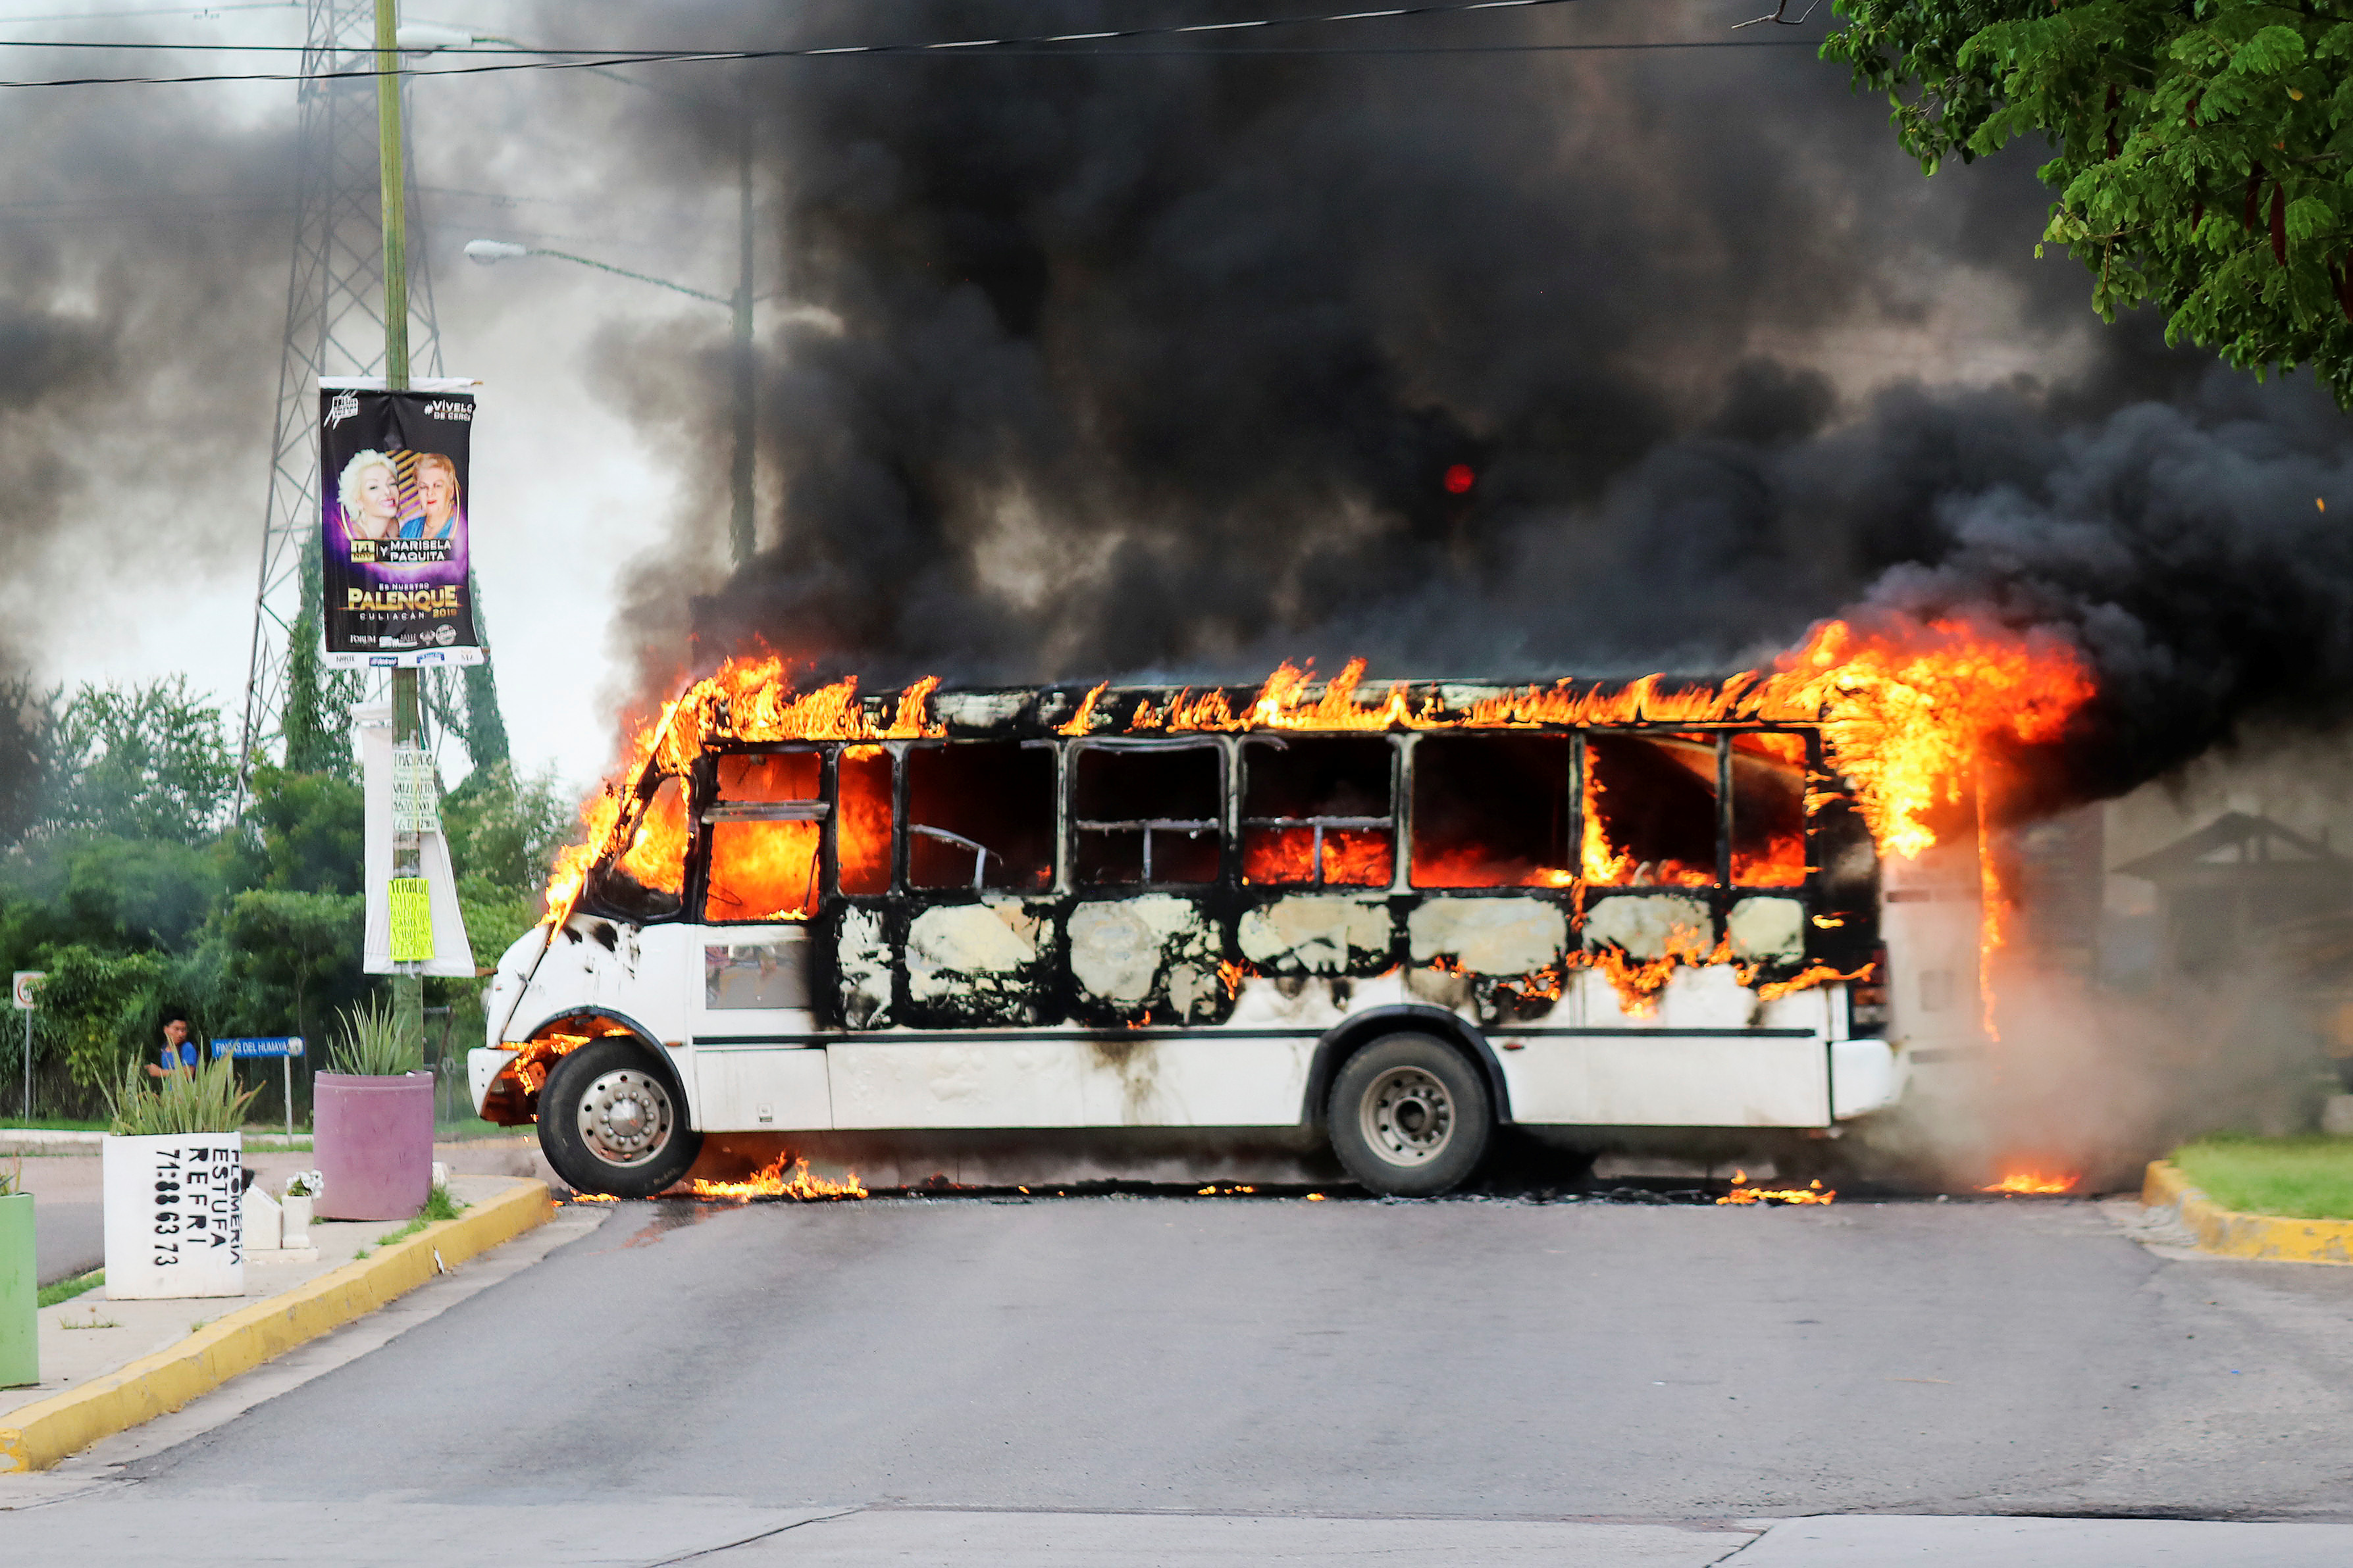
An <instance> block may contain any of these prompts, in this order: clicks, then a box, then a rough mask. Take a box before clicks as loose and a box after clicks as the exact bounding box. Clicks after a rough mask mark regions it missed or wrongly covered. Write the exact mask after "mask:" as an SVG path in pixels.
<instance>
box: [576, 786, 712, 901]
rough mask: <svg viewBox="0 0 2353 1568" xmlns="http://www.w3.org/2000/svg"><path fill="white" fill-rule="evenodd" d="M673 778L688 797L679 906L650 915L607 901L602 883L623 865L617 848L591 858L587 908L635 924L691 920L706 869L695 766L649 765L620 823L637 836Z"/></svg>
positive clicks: (584, 895) (584, 881)
mask: <svg viewBox="0 0 2353 1568" xmlns="http://www.w3.org/2000/svg"><path fill="white" fill-rule="evenodd" d="M673 779H674V780H676V781H677V782H678V788H679V794H680V795H681V796H683V797H684V798H683V799H682V800H681V802H680V809H681V811H682V812H684V814H685V816H686V855H685V859H684V863H683V865H682V866H681V868H680V872H679V884H678V886H679V890H678V907H677V908H676V909H674V910H670V912H669V913H667V914H653V915H649V914H646V913H643V912H641V911H638V910H627V909H624V908H623V907H622V906H621V905H619V904H617V903H611V902H607V900H606V899H605V898H604V896H603V891H602V885H603V882H604V879H605V878H606V877H607V875H609V874H610V873H611V872H612V871H614V870H616V869H617V868H618V867H619V865H620V862H621V853H620V852H618V851H615V852H611V853H607V854H605V855H600V856H598V857H597V858H596V859H594V860H592V861H590V862H589V864H588V868H587V870H586V872H585V873H583V875H582V878H581V884H580V899H579V907H580V909H581V910H583V911H584V912H587V913H594V914H602V915H605V916H606V917H607V918H609V919H613V920H619V921H627V922H628V924H630V925H633V926H650V925H671V924H678V923H681V922H687V921H691V919H692V914H691V911H692V910H694V908H695V906H696V897H697V896H696V893H695V882H696V879H697V878H698V877H699V876H700V875H701V873H702V833H701V832H700V830H699V829H698V828H697V826H696V825H695V812H694V803H695V801H696V800H697V799H698V798H699V795H698V794H697V787H696V778H695V769H694V768H692V767H690V768H689V769H688V770H687V771H686V772H684V773H656V772H654V771H653V770H652V769H651V768H650V767H649V768H647V769H646V770H645V771H644V772H642V773H639V775H638V782H637V784H636V787H635V788H634V789H633V790H632V792H631V795H630V800H629V803H628V805H625V806H624V807H622V809H621V815H620V825H621V826H626V827H627V828H628V832H629V834H630V836H632V837H634V836H635V835H636V833H637V829H638V826H639V825H640V824H641V823H643V822H644V820H645V814H646V811H647V808H648V807H649V806H650V805H652V804H653V798H654V796H655V795H659V794H660V793H661V787H662V785H664V784H669V783H670V781H672V780H673ZM630 880H631V881H636V880H637V879H635V878H631V879H630ZM638 886H640V887H643V886H644V884H643V883H638ZM651 890H652V889H648V891H651Z"/></svg>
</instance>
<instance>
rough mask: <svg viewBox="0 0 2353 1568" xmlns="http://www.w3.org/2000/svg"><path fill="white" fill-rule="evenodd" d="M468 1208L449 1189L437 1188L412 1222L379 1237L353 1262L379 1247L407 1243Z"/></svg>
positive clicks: (357, 1253)
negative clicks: (419, 1232) (430, 1227)
mask: <svg viewBox="0 0 2353 1568" xmlns="http://www.w3.org/2000/svg"><path fill="white" fill-rule="evenodd" d="M466 1207H467V1205H464V1204H461V1203H459V1201H458V1200H457V1199H456V1198H453V1197H451V1196H450V1195H449V1189H448V1188H447V1187H436V1188H434V1189H433V1191H432V1192H431V1193H429V1194H427V1196H426V1199H425V1206H424V1207H423V1208H421V1209H419V1210H418V1211H417V1217H416V1218H415V1219H413V1220H410V1221H409V1222H408V1223H407V1224H406V1225H404V1226H401V1227H400V1228H399V1229H398V1230H396V1231H391V1232H388V1233H387V1234H385V1235H383V1236H379V1237H376V1238H375V1240H374V1241H371V1242H369V1243H368V1244H367V1245H366V1246H365V1247H361V1248H360V1249H359V1250H358V1251H357V1252H354V1253H353V1254H352V1260H353V1262H357V1261H358V1260H359V1259H361V1258H365V1257H366V1256H367V1255H368V1254H369V1253H371V1252H374V1251H375V1249H376V1248H377V1247H390V1246H391V1245H392V1244H393V1243H394V1242H396V1241H406V1240H407V1239H408V1238H409V1237H412V1236H415V1235H416V1234H417V1232H418V1231H420V1230H423V1229H424V1228H425V1227H426V1226H428V1225H438V1224H439V1223H440V1222H441V1221H443V1220H445V1219H456V1218H457V1217H458V1216H459V1215H460V1214H462V1213H463V1212H465V1209H466Z"/></svg>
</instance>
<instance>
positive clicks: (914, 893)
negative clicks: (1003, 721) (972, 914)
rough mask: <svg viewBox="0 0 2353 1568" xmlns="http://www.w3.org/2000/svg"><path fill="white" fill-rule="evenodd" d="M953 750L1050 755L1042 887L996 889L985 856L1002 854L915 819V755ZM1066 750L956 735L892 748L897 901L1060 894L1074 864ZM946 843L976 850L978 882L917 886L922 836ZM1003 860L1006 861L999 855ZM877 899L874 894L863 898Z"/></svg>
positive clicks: (1047, 742)
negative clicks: (1006, 749) (1065, 828)
mask: <svg viewBox="0 0 2353 1568" xmlns="http://www.w3.org/2000/svg"><path fill="white" fill-rule="evenodd" d="M951 746H1010V747H1012V748H1014V749H1016V750H1018V751H1024V752H1045V753H1046V756H1047V762H1048V763H1049V768H1048V772H1049V775H1050V777H1049V782H1048V785H1047V795H1046V814H1047V839H1046V855H1047V875H1046V880H1045V883H1044V885H1043V886H1041V887H1036V888H991V887H987V886H986V885H985V884H986V883H987V875H988V873H987V864H986V861H985V860H984V859H983V858H981V857H985V856H988V855H997V850H995V849H992V848H990V847H988V846H987V845H986V844H976V843H974V842H973V841H972V840H971V839H969V838H966V837H963V836H962V835H961V834H956V833H952V832H950V831H948V830H947V829H946V828H943V827H934V826H930V825H929V824H926V823H919V822H916V821H915V820H914V805H913V795H914V773H915V768H914V756H915V753H916V752H944V751H946V750H947V749H948V748H949V747H951ZM1063 750H1064V748H1063V747H1062V745H1061V744H1060V742H1058V741H1055V740H1051V739H1036V740H1008V739H1006V738H1004V737H1001V736H995V735H951V736H945V737H943V738H940V739H937V740H923V741H902V742H897V743H895V744H894V745H893V746H892V770H891V771H892V795H891V800H892V814H891V892H892V896H894V897H900V898H911V899H939V898H941V897H943V896H949V895H961V894H970V895H972V896H973V897H975V898H987V897H989V896H991V895H994V896H996V897H998V898H1015V899H1043V898H1051V897H1054V896H1056V895H1058V894H1060V892H1061V891H1062V890H1063V889H1064V879H1065V878H1066V877H1067V876H1068V875H1069V873H1068V871H1067V869H1066V867H1067V865H1068V861H1067V859H1066V858H1065V856H1064V853H1063V844H1062V837H1063V836H1062V822H1063V811H1062V798H1063V792H1064V790H1065V788H1066V787H1067V785H1066V784H1065V781H1064V775H1065V773H1067V772H1068V770H1067V769H1066V767H1065V766H1064V764H1063V761H1062V756H1063ZM919 833H920V834H922V835H923V836H924V837H928V838H937V839H940V840H943V841H944V842H946V843H951V844H956V845H961V846H963V847H965V848H968V849H972V850H974V851H976V852H977V853H976V857H975V863H974V866H973V879H972V881H971V882H970V883H969V884H965V883H957V884H955V885H953V886H949V887H944V888H934V887H917V886H916V885H915V878H914V870H915V857H914V840H915V836H916V835H917V834H919ZM998 858H999V859H1002V858H1003V857H1002V856H1001V855H998ZM860 896H862V897H872V896H873V895H871V894H866V895H860Z"/></svg>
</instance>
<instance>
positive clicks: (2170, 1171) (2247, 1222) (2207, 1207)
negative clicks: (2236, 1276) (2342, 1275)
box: [2140, 1160, 2353, 1263]
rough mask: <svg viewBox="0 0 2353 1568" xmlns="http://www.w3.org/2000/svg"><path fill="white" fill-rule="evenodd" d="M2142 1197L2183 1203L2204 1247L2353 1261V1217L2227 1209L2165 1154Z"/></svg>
mask: <svg viewBox="0 0 2353 1568" xmlns="http://www.w3.org/2000/svg"><path fill="white" fill-rule="evenodd" d="M2140 1201H2141V1202H2142V1203H2143V1204H2144V1205H2147V1206H2148V1207H2150V1208H2158V1209H2172V1208H2178V1209H2179V1211H2180V1213H2181V1223H2182V1224H2183V1225H2184V1226H2188V1227H2189V1230H2190V1232H2191V1233H2192V1234H2194V1235H2195V1236H2196V1237H2198V1250H2200V1252H2218V1253H2221V1255H2222V1256H2224V1257H2226V1258H2268V1259H2271V1260H2274V1261H2276V1262H2281V1263H2353V1220H2346V1219H2282V1218H2280V1217H2279V1216H2278V1215H2267V1214H2241V1213H2239V1212H2238V1211H2236V1210H2235V1209H2226V1208H2224V1207H2222V1206H2221V1205H2220V1204H2218V1203H2216V1202H2215V1201H2214V1200H2213V1199H2211V1198H2210V1197H2208V1196H2207V1195H2206V1194H2204V1193H2202V1192H2200V1190H2199V1189H2198V1188H2196V1187H2193V1186H2191V1185H2190V1184H2189V1178H2188V1177H2187V1176H2184V1175H2183V1174H2182V1173H2180V1172H2179V1170H2177V1169H2176V1168H2175V1167H2174V1166H2173V1165H2172V1164H2171V1163H2168V1162H2167V1161H2164V1160H2151V1161H2150V1162H2149V1163H2148V1175H2147V1179H2146V1180H2144V1181H2143V1183H2142V1184H2141V1189H2140Z"/></svg>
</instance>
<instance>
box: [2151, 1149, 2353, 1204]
mask: <svg viewBox="0 0 2353 1568" xmlns="http://www.w3.org/2000/svg"><path fill="white" fill-rule="evenodd" d="M2169 1158H2170V1159H2171V1160H2172V1161H2173V1163H2174V1164H2175V1165H2176V1166H2178V1167H2179V1169H2180V1171H2181V1173H2182V1174H2183V1175H2185V1176H2187V1177H2189V1182H2190V1184H2191V1185H2192V1186H2196V1187H2200V1188H2202V1189H2204V1191H2205V1194H2206V1195H2207V1196H2208V1197H2210V1198H2212V1199H2213V1200H2214V1201H2215V1202H2216V1203H2218V1204H2221V1205H2222V1206H2223V1207H2224V1208H2226V1209H2237V1210H2239V1211H2240V1212H2242V1213H2243V1214H2267V1215H2280V1216H2282V1217H2284V1218H2287V1219H2353V1138H2329V1137H2325V1136H2321V1135H2318V1134H2311V1135H2306V1136H2303V1137H2296V1138H2256V1137H2253V1136H2244V1135H2237V1134H2230V1133H2223V1134H2218V1135H2216V1136H2214V1137H2211V1138H2201V1139H2200V1140H2199V1141H2198V1142H2195V1143H2185V1144H2183V1145H2182V1146H2181V1147H2180V1148H2179V1149H2176V1150H2175V1151H2174V1152H2173V1153H2172V1154H2171V1155H2170V1156H2169Z"/></svg>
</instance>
